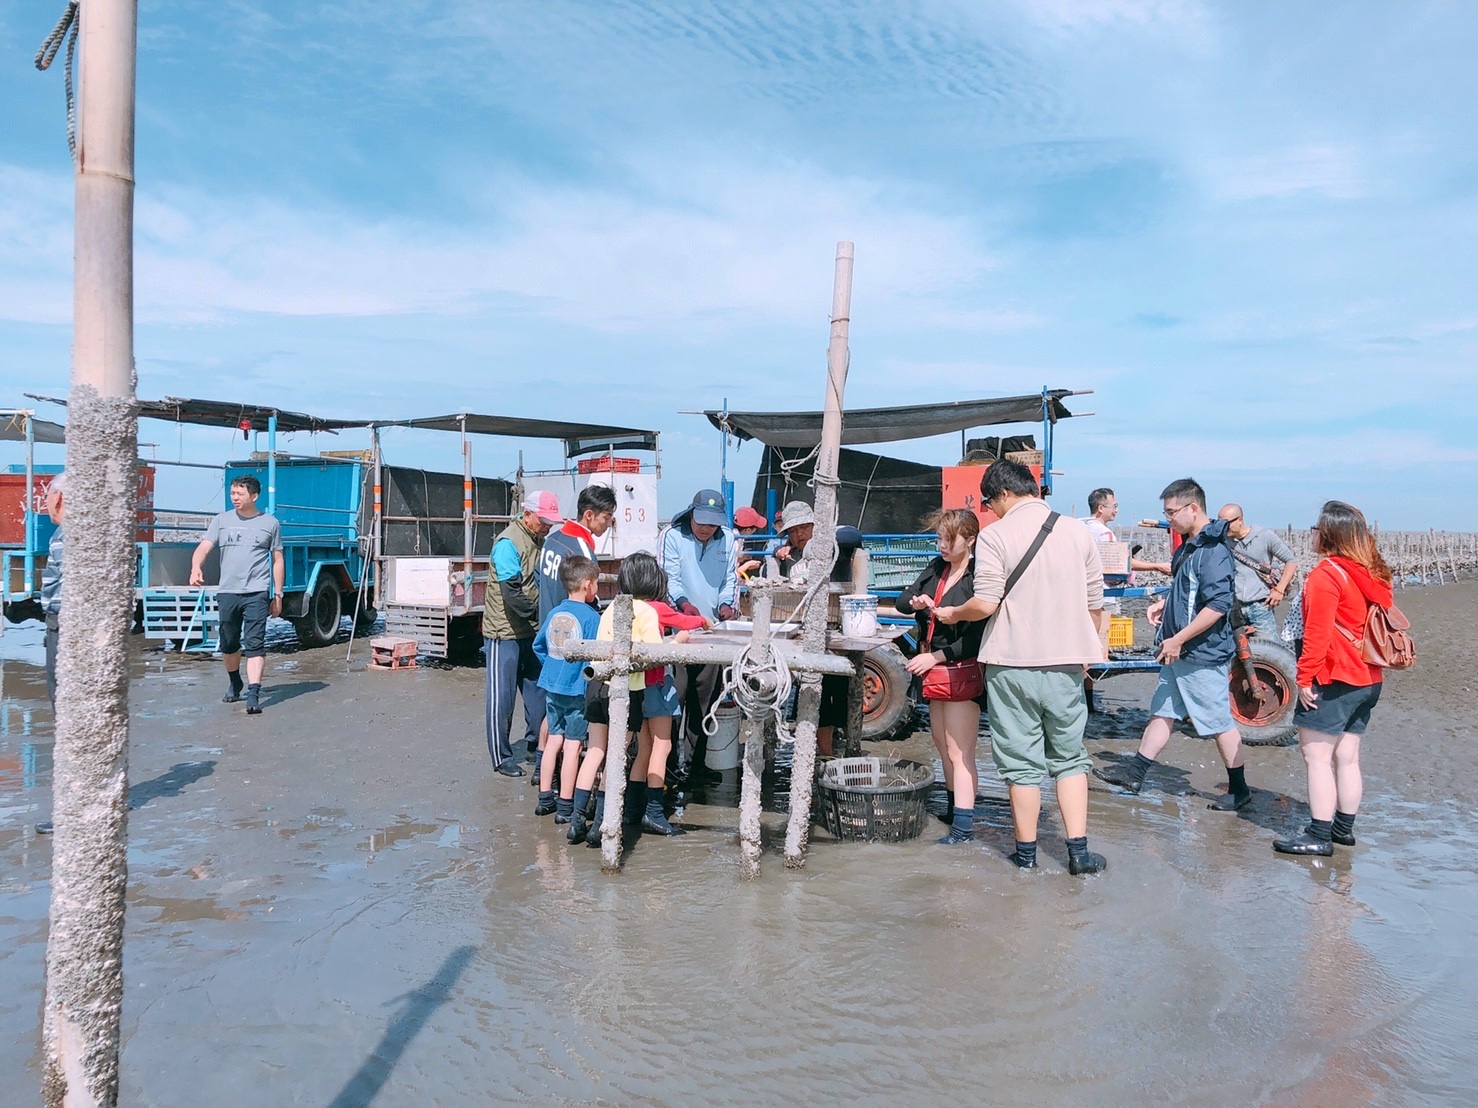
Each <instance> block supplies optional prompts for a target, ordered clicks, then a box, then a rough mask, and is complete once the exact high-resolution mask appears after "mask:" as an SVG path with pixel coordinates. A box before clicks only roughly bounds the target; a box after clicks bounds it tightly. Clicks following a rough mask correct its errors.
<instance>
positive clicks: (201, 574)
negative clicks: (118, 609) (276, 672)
mask: <svg viewBox="0 0 1478 1108" xmlns="http://www.w3.org/2000/svg"><path fill="white" fill-rule="evenodd" d="M261 493H262V483H261V482H260V481H258V480H257V479H256V478H255V477H253V476H252V475H251V474H249V473H248V474H244V475H243V476H240V477H236V478H233V479H232V481H231V510H230V511H229V512H222V513H221V514H220V515H218V516H216V517H215V518H214V519H213V520H211V521H210V526H209V527H207V528H206V529H205V538H203V539H201V540H200V545H199V546H197V547H196V548H195V554H194V556H193V557H192V558H191V559H190V584H191V585H193V586H195V587H197V588H199V587H200V586H202V585H204V584H205V556H206V555H207V554H209V553H210V552H211V550H212V549H213V548H219V549H220V557H221V578H220V584H219V585H218V587H217V589H216V605H217V606H218V607H219V609H220V616H221V630H220V636H221V640H220V650H221V658H222V660H224V661H225V663H226V680H227V681H228V682H229V687H228V688H227V690H226V695H225V696H223V697H222V698H221V699H222V700H223V701H224V702H225V703H227V704H235V703H237V702H238V701H240V700H241V699H242V692H243V689H242V680H241V660H242V658H245V659H246V687H245V699H246V714H247V715H250V716H255V715H260V714H261V712H262V701H261V696H262V673H263V671H264V670H265V669H266V666H267V616H268V615H274V616H280V615H282V583H283V577H284V573H285V567H284V563H283V559H282V528H281V526H280V525H279V524H278V522H277V518H276V517H275V516H273V515H270V514H268V513H267V512H263V511H261V510H259V509H258V508H257V497H258V496H260V495H261Z"/></svg>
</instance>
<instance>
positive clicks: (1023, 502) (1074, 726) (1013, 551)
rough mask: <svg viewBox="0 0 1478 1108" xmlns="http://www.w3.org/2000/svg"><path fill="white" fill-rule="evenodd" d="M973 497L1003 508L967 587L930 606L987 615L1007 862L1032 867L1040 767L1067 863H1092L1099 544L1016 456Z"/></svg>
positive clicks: (986, 649) (988, 678) (983, 655)
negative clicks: (960, 598)
mask: <svg viewBox="0 0 1478 1108" xmlns="http://www.w3.org/2000/svg"><path fill="white" fill-rule="evenodd" d="M980 496H981V500H982V502H983V503H984V504H985V506H986V507H988V508H990V509H991V511H993V512H995V513H996V514H997V515H998V516H1000V517H1001V519H1000V522H999V523H996V524H993V525H991V526H990V527H987V528H986V529H985V530H984V531H982V532H981V533H980V538H979V539H978V540H977V542H976V547H975V595H974V597H972V598H971V599H970V600H968V601H966V602H965V603H964V604H961V605H959V606H957V607H953V608H950V607H945V608H940V609H939V611H938V613H937V617H938V619H940V620H941V621H942V622H944V623H955V622H957V621H959V620H970V619H985V618H990V622H989V623H988V624H987V625H986V629H985V637H984V639H983V640H982V641H981V645H980V660H981V661H982V662H983V663H984V664H985V688H986V702H987V704H988V705H989V711H990V730H991V754H992V756H993V757H994V759H995V763H996V768H997V769H998V770H1000V773H1001V776H1002V777H1003V778H1004V779H1005V781H1006V784H1007V786H1008V787H1009V789H1010V793H1011V820H1012V823H1013V824H1014V825H1015V828H1016V850H1015V852H1014V853H1013V854H1012V855H1011V861H1013V862H1014V863H1015V864H1016V865H1018V866H1020V867H1021V868H1022V869H1034V868H1035V867H1036V864H1037V817H1038V814H1039V813H1040V811H1041V807H1042V779H1043V778H1044V777H1048V776H1050V777H1051V778H1052V779H1053V780H1054V781H1055V782H1056V783H1057V806H1058V808H1059V809H1061V812H1062V825H1063V829H1064V830H1065V831H1066V833H1067V851H1068V872H1069V873H1073V874H1084V873H1098V872H1099V871H1100V870H1102V869H1104V867H1105V866H1106V865H1107V864H1108V863H1107V862H1105V861H1104V859H1103V857H1102V855H1099V854H1094V853H1091V852H1090V851H1089V850H1088V768H1089V766H1090V765H1091V759H1090V758H1089V757H1088V752H1087V751H1086V750H1084V749H1083V728H1084V726H1085V725H1086V724H1087V722H1088V704H1087V701H1086V699H1085V697H1084V695H1083V669H1084V667H1085V666H1087V665H1091V664H1094V663H1097V662H1098V661H1100V660H1101V654H1100V652H1099V643H1098V631H1097V629H1096V626H1095V618H1096V617H1095V615H1094V613H1096V612H1097V611H1098V610H1099V609H1100V608H1102V607H1103V568H1102V564H1101V562H1100V560H1099V557H1098V547H1097V544H1096V543H1095V542H1094V541H1093V537H1092V535H1090V534H1089V532H1088V528H1087V526H1086V525H1084V523H1083V521H1082V520H1078V519H1072V518H1070V517H1064V516H1059V515H1058V514H1057V513H1056V512H1053V511H1052V510H1051V508H1049V507H1048V506H1047V504H1046V503H1045V502H1044V501H1042V500H1040V499H1039V498H1038V497H1037V482H1036V478H1035V477H1033V476H1032V472H1031V470H1030V469H1028V468H1027V467H1026V466H1023V465H1018V464H1017V463H1015V462H1004V461H1003V462H996V463H995V464H993V465H992V466H991V467H990V468H989V469H988V470H986V473H985V477H984V479H983V480H982V481H981V482H980ZM1039 539H1040V540H1041V541H1040V542H1038V540H1039ZM1034 547H1035V548H1036V549H1035V551H1034V552H1033V548H1034ZM1028 558H1030V561H1028ZM1023 564H1025V568H1024V569H1023V570H1022V571H1021V572H1020V573H1019V574H1017V575H1016V577H1015V580H1014V581H1013V580H1012V577H1013V574H1015V571H1016V570H1017V569H1018V567H1021V566H1022V565H1023ZM1008 585H1009V588H1008ZM992 617H993V618H992Z"/></svg>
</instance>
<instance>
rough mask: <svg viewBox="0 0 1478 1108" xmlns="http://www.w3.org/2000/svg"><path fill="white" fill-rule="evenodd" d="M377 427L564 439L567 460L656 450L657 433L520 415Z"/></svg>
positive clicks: (383, 423)
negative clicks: (594, 455) (622, 451)
mask: <svg viewBox="0 0 1478 1108" xmlns="http://www.w3.org/2000/svg"><path fill="white" fill-rule="evenodd" d="M373 422H374V425H375V426H377V427H418V428H421V429H423V430H428V431H461V430H463V429H465V430H466V431H467V432H468V434H473V435H504V436H507V437H510V438H522V439H563V440H564V444H565V450H566V453H567V454H568V455H569V456H570V457H572V458H573V457H575V456H577V455H580V454H593V453H595V452H597V451H604V450H656V449H657V432H656V431H643V430H641V429H640V428H636V427H609V426H606V425H605V424H600V423H568V422H566V421H564V420H556V419H524V418H522V417H520V416H493V415H476V414H474V413H471V412H458V413H456V414H453V415H443V416H424V417H422V418H420V419H394V420H375V421H373Z"/></svg>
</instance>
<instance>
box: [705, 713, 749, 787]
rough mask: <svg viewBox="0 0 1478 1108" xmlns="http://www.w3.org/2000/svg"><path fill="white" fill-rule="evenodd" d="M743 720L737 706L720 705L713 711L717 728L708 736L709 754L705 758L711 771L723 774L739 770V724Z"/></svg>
mask: <svg viewBox="0 0 1478 1108" xmlns="http://www.w3.org/2000/svg"><path fill="white" fill-rule="evenodd" d="M743 718H744V717H743V716H742V714H741V713H740V711H739V707H738V705H736V704H720V705H719V706H718V707H717V708H715V709H714V710H713V722H714V723H715V724H716V725H717V726H716V727H715V728H714V732H713V734H712V735H709V736H708V752H707V754H705V755H704V757H703V762H704V764H705V765H707V766H708V768H709V769H711V770H715V771H717V772H719V773H722V772H723V771H724V770H726V769H738V768H739V722H740V720H742V719H743Z"/></svg>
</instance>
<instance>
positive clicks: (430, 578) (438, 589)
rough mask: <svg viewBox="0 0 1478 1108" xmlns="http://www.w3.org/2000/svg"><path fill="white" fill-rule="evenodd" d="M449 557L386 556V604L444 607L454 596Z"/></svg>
mask: <svg viewBox="0 0 1478 1108" xmlns="http://www.w3.org/2000/svg"><path fill="white" fill-rule="evenodd" d="M451 573H452V560H451V559H450V558H386V559H385V581H384V596H385V602H386V603H387V604H410V605H427V606H431V607H445V606H446V605H448V604H450V603H451V599H452V576H451Z"/></svg>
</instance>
